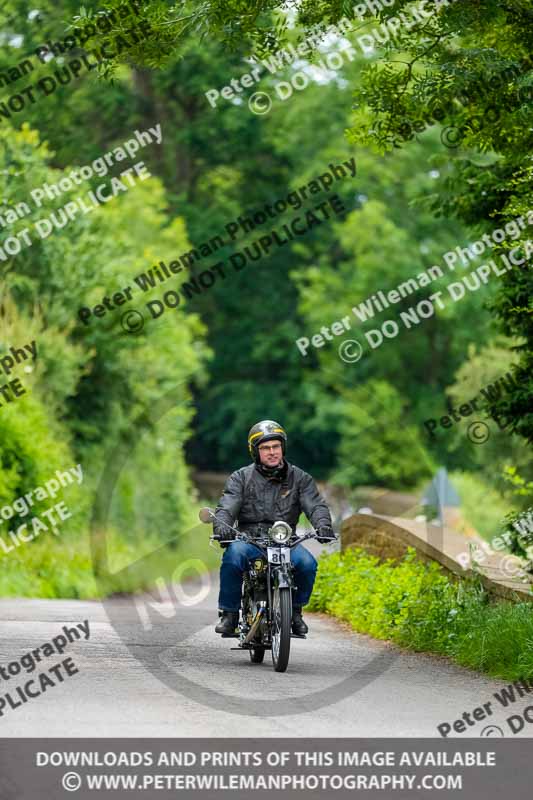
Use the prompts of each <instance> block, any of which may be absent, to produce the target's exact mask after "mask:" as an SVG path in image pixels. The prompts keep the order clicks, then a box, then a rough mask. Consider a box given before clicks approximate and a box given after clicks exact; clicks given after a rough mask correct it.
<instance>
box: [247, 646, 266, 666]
mask: <svg viewBox="0 0 533 800" xmlns="http://www.w3.org/2000/svg"><path fill="white" fill-rule="evenodd" d="M248 652H249V653H250V661H251V662H252V664H262V663H263V659H264V657H265V648H264V647H252V648H251V649H250V650H249V651H248Z"/></svg>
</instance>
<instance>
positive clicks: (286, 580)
mask: <svg viewBox="0 0 533 800" xmlns="http://www.w3.org/2000/svg"><path fill="white" fill-rule="evenodd" d="M274 585H277V586H279V588H280V589H290V588H292V579H291V576H290V574H289V573H288V572H285V571H284V570H279V571H278V573H277V574H276V577H275V579H274Z"/></svg>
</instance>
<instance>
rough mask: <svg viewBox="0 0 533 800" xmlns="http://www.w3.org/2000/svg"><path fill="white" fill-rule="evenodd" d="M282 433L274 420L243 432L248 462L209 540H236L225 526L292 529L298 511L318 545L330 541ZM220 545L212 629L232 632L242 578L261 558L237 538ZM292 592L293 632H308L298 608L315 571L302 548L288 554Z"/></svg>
mask: <svg viewBox="0 0 533 800" xmlns="http://www.w3.org/2000/svg"><path fill="white" fill-rule="evenodd" d="M286 446H287V434H286V433H285V431H284V430H283V428H282V427H281V425H279V424H278V423H277V422H274V421H273V420H263V421H262V422H258V423H257V424H256V425H254V426H253V427H252V428H251V429H250V432H249V434H248V450H249V452H250V455H251V457H252V459H253V463H252V464H249V465H248V466H246V467H242V468H241V469H238V470H237V471H236V472H233V473H232V474H231V475H230V477H229V478H228V480H227V482H226V486H225V487H224V492H223V493H222V497H221V498H220V501H219V503H218V506H217V507H216V509H215V517H216V522H214V523H213V534H214V538H215V539H217V540H218V541H221V540H228V539H235V534H234V532H233V531H231V529H230V528H228V527H226V526H227V525H232V526H235V521H236V520H237V524H238V527H239V530H241V531H244V532H246V534H247V535H248V536H249V537H252V538H253V536H254V535H258V534H260V533H261V532H266V531H267V530H268V528H269V527H270V526H271V525H272V524H273V523H274V522H275V521H276V520H283V521H285V522H287V523H288V524H289V525H290V526H291V527H292V529H293V532H294V531H295V530H296V525H297V523H298V519H299V517H300V514H301V512H302V511H303V512H304V513H305V515H306V517H307V518H308V519H309V521H310V522H311V524H312V526H313V527H314V528H315V530H316V531H317V533H318V541H319V542H321V543H322V544H325V543H327V542H331V541H334V540H335V539H336V535H335V533H334V532H333V528H332V523H331V516H330V513H329V509H328V507H327V505H326V503H325V501H324V499H323V498H322V497H321V495H320V494H319V492H318V489H317V487H316V484H315V482H314V480H313V479H312V477H311V476H310V475H308V474H307V472H304V471H303V470H301V469H300V468H299V467H295V466H294V465H293V464H289V463H288V462H287V461H286V460H285V450H286ZM222 546H223V547H225V552H224V556H223V558H222V564H221V567H220V594H219V601H218V605H219V609H220V612H221V619H220V622H219V624H218V625H217V626H216V628H215V631H216V632H217V633H221V634H232V633H233V632H234V630H235V628H236V626H237V624H238V622H239V607H240V602H241V590H242V576H243V572H244V571H245V570H246V569H247V567H248V563H249V561H250V559H251V558H256V557H258V556H260V555H261V551H260V550H259V549H258V548H257V547H255V545H253V544H250V543H248V542H244V541H242V540H236V541H232V542H231V543H230V544H228V545H222ZM291 561H292V563H293V565H294V575H295V583H296V586H297V590H296V591H295V593H294V597H293V606H292V609H293V610H292V632H293V633H295V634H296V635H300V636H302V635H304V634H306V633H307V631H308V630H309V629H308V627H307V625H306V624H305V622H304V620H303V619H302V606H304V605H306V604H307V603H308V602H309V598H310V597H311V592H312V591H313V584H314V581H315V575H316V570H317V562H316V559H315V558H314V556H313V555H312V554H311V553H310V552H309V550H307V549H306V548H305V547H304V546H303V545H301V544H298V545H297V546H296V547H294V548H293V549H292V550H291Z"/></svg>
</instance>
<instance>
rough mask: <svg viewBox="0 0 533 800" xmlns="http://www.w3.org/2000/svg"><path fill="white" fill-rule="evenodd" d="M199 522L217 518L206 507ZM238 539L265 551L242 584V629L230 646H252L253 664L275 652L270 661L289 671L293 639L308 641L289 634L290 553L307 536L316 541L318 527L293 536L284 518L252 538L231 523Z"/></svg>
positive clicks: (229, 540) (247, 572) (251, 567)
mask: <svg viewBox="0 0 533 800" xmlns="http://www.w3.org/2000/svg"><path fill="white" fill-rule="evenodd" d="M199 517H200V520H201V521H202V522H205V523H210V522H212V521H213V520H214V519H216V518H215V515H214V513H213V511H212V510H211V509H210V508H207V507H206V508H202V509H201V510H200V513H199ZM227 527H228V528H231V530H232V531H233V532H234V533H235V538H236V539H241V540H243V541H245V542H249V543H250V544H253V545H255V546H256V547H258V548H259V550H261V553H262V555H261V556H257V557H255V558H252V559H251V560H250V563H249V566H248V569H247V570H245V572H244V575H243V582H242V596H241V608H240V615H239V624H238V626H237V627H238V631H239V633H235V634H229V635H226V638H238V639H239V645H238V647H232V648H231V649H232V650H248V652H249V653H250V660H251V661H252V663H253V664H261V663H262V662H263V659H264V657H265V652H266V651H267V650H270V651H271V655H272V664H273V666H274V670H275V671H276V672H285V671H286V669H287V666H288V663H289V655H290V649H291V638H294V639H306V638H307V637H306V636H305V635H302V636H299V635H297V634H294V633H291V624H292V590H293V589H294V588H296V587H295V584H294V579H293V573H294V567H293V565H292V563H291V557H290V553H291V550H292V548H293V547H296V545H297V544H301V543H302V542H304V541H305V540H306V539H316V538H317V535H316V533H315V531H311V532H309V533H307V534H304V535H303V536H300V535H298V534H294V533H293V532H292V528H291V526H290V525H288V524H287V523H286V522H283V521H281V520H280V521H278V522H274V524H273V525H272V526H271V527H270V528H268V529H267V530H266V531H265V533H264V534H260V535H259V536H257V537H255V536H254V537H253V538H252V537H249V536H248V535H247V534H246V533H245V532H244V531H239V530H238V529H236V528H233V527H232V526H231V525H227ZM210 539H211V542H213V541H218V542H219V544H220V545H223V544H229V543H230V542H232V541H234V539H224V540H222V541H221V540H218V539H216V540H215V538H214V536H213V535H211V537H210Z"/></svg>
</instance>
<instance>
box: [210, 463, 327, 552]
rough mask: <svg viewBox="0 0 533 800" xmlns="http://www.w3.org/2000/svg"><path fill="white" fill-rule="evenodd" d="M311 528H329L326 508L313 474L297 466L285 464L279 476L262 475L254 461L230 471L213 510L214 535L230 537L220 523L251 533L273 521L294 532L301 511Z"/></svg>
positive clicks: (230, 534) (229, 532)
mask: <svg viewBox="0 0 533 800" xmlns="http://www.w3.org/2000/svg"><path fill="white" fill-rule="evenodd" d="M302 511H303V512H304V514H305V515H306V517H307V518H308V519H309V521H310V523H311V525H312V526H313V528H316V529H318V528H321V527H331V526H332V523H331V516H330V513H329V509H328V507H327V505H326V503H325V501H324V499H323V498H322V496H321V495H320V493H319V491H318V489H317V487H316V484H315V482H314V480H313V479H312V477H311V476H310V475H308V473H307V472H304V471H303V470H302V469H300V468H299V467H295V466H293V465H292V464H287V474H286V476H285V477H284V478H283V479H282V480H280V479H273V478H265V477H264V475H262V474H261V473H260V472H259V470H258V469H257V467H256V465H255V464H249V465H248V466H247V467H242V468H241V469H238V470H237V471H236V472H233V473H232V474H231V475H230V476H229V478H228V480H227V482H226V486H225V487H224V492H223V493H222V497H221V498H220V500H219V503H218V506H217V507H216V509H215V516H216V518H217V522H215V523H213V530H214V533H215V535H217V536H221V537H223V538H226V536H227V538H228V539H229V538H231V536H232V533H231V531H229V530H228V529H227V528H225V526H224V524H223V523H227V524H228V525H233V526H235V522H236V521H238V526H239V530H243V531H247V532H248V533H250V534H254V533H257V532H258V530H260V529H266V528H267V526H270V525H272V523H273V522H275V521H276V520H284V522H288V523H289V525H290V526H291V527H292V529H293V531H294V530H295V529H296V524H297V522H298V519H299V517H300V514H301V512H302Z"/></svg>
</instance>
